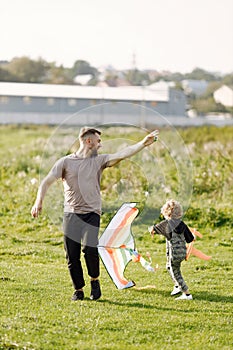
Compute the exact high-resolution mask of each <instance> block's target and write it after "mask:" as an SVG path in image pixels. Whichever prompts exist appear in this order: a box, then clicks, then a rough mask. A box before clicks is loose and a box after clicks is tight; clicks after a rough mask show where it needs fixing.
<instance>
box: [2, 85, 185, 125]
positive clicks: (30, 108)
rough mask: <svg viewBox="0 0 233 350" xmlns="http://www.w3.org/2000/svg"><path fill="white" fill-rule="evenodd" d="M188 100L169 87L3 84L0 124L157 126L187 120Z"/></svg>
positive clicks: (180, 92) (178, 91)
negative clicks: (165, 120)
mask: <svg viewBox="0 0 233 350" xmlns="http://www.w3.org/2000/svg"><path fill="white" fill-rule="evenodd" d="M185 111H186V97H185V95H184V93H183V92H182V91H180V90H175V89H173V88H171V87H170V86H169V85H168V84H166V83H165V84H162V85H161V84H160V85H157V86H156V85H154V86H143V87H141V86H122V87H106V86H103V87H98V86H79V85H52V84H50V85H49V84H24V83H7V82H0V124H3V123H4V124H7V123H35V124H55V125H56V124H60V123H64V124H75V125H81V124H90V123H91V124H93V123H95V124H98V123H101V124H102V123H113V122H114V123H116V122H119V123H132V124H134V125H138V124H140V125H144V124H145V123H147V122H148V123H149V124H156V122H157V121H156V115H161V116H163V117H166V118H167V117H169V118H174V117H175V116H179V117H184V116H185Z"/></svg>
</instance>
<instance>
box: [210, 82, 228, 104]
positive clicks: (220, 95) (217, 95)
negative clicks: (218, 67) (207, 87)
mask: <svg viewBox="0 0 233 350" xmlns="http://www.w3.org/2000/svg"><path fill="white" fill-rule="evenodd" d="M213 95H214V100H215V102H217V103H221V104H222V105H223V106H225V107H233V87H232V86H231V87H230V86H227V85H223V86H221V87H220V88H219V89H217V90H215V92H214V94H213Z"/></svg>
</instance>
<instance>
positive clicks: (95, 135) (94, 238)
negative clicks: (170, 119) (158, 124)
mask: <svg viewBox="0 0 233 350" xmlns="http://www.w3.org/2000/svg"><path fill="white" fill-rule="evenodd" d="M158 134H159V132H158V131H157V130H155V131H153V132H151V133H150V134H149V135H147V136H146V137H145V138H144V139H143V140H142V141H140V142H138V143H136V144H134V145H132V146H128V147H126V148H125V149H123V150H121V151H119V152H117V153H114V154H100V155H99V154H98V150H99V149H100V147H101V138H100V135H101V132H100V131H99V130H97V129H95V128H92V127H83V128H82V129H81V130H80V133H79V144H80V147H79V149H78V150H77V152H75V153H72V154H70V155H68V156H65V157H62V158H60V159H59V160H58V161H57V162H56V163H55V164H54V166H53V167H52V169H51V170H50V172H49V173H48V175H47V176H46V177H45V178H44V180H43V181H42V182H41V185H40V186H39V189H38V193H37V198H36V201H35V204H34V206H33V207H32V210H31V215H32V216H33V217H38V215H39V213H40V212H41V210H42V204H43V200H44V197H45V194H46V192H47V190H48V188H49V186H51V185H52V183H54V182H55V181H56V180H58V179H62V181H63V186H64V199H65V201H64V220H63V230H64V247H65V251H66V259H67V263H68V269H69V272H70V276H71V279H72V282H73V286H74V294H73V297H72V300H74V301H76V300H83V299H84V292H83V287H84V286H85V281H84V278H83V269H82V265H81V260H80V256H81V245H82V246H83V249H82V251H83V253H84V258H85V262H86V266H87V271H88V275H89V276H90V278H91V296H90V298H91V299H92V300H97V299H99V298H100V296H101V289H100V283H99V255H98V248H97V245H98V233H99V226H100V214H101V194H100V179H101V174H102V171H103V170H104V169H105V168H106V167H111V166H113V165H115V164H117V163H119V162H120V161H121V160H123V159H125V158H129V157H131V156H133V155H134V154H136V153H138V152H139V151H141V150H142V149H143V148H144V147H147V146H149V145H151V144H152V143H153V142H154V141H156V140H157V137H158Z"/></svg>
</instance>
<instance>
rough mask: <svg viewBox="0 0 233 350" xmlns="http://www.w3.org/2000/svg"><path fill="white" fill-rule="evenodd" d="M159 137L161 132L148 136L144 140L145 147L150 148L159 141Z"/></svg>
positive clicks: (156, 131)
mask: <svg viewBox="0 0 233 350" xmlns="http://www.w3.org/2000/svg"><path fill="white" fill-rule="evenodd" d="M158 136H159V131H158V130H154V131H152V132H151V133H150V134H148V135H147V136H146V137H145V138H144V139H143V144H144V146H150V145H151V144H152V143H153V142H155V141H157V140H158Z"/></svg>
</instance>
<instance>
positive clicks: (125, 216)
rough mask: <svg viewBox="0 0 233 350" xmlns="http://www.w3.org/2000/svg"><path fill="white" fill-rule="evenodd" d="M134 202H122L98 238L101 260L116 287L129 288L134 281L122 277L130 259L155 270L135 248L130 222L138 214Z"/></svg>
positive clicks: (148, 269) (150, 269)
mask: <svg viewBox="0 0 233 350" xmlns="http://www.w3.org/2000/svg"><path fill="white" fill-rule="evenodd" d="M138 212H139V210H138V209H137V208H136V203H124V204H123V205H122V206H121V207H120V209H119V210H118V211H117V213H116V214H115V216H114V217H113V218H112V220H111V221H110V223H109V224H108V226H107V228H106V229H105V231H104V233H103V234H102V236H101V237H100V239H99V245H98V251H99V255H100V257H101V260H102V262H103V264H104V266H105V268H106V270H107V272H108V273H109V275H110V277H111V278H112V280H113V282H114V283H115V285H116V287H117V288H118V289H125V288H130V287H133V286H134V285H135V283H134V281H128V280H127V279H126V278H125V277H124V271H125V268H126V266H127V265H128V263H129V262H130V261H134V262H140V263H141V265H142V266H143V267H144V268H145V269H146V270H147V271H155V269H154V268H153V267H152V266H151V261H150V262H148V261H146V260H145V259H144V258H143V257H142V256H141V255H140V254H139V253H138V252H137V251H136V250H135V242H134V237H133V235H132V232H131V224H132V222H133V220H134V219H135V218H136V216H137V215H138Z"/></svg>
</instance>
